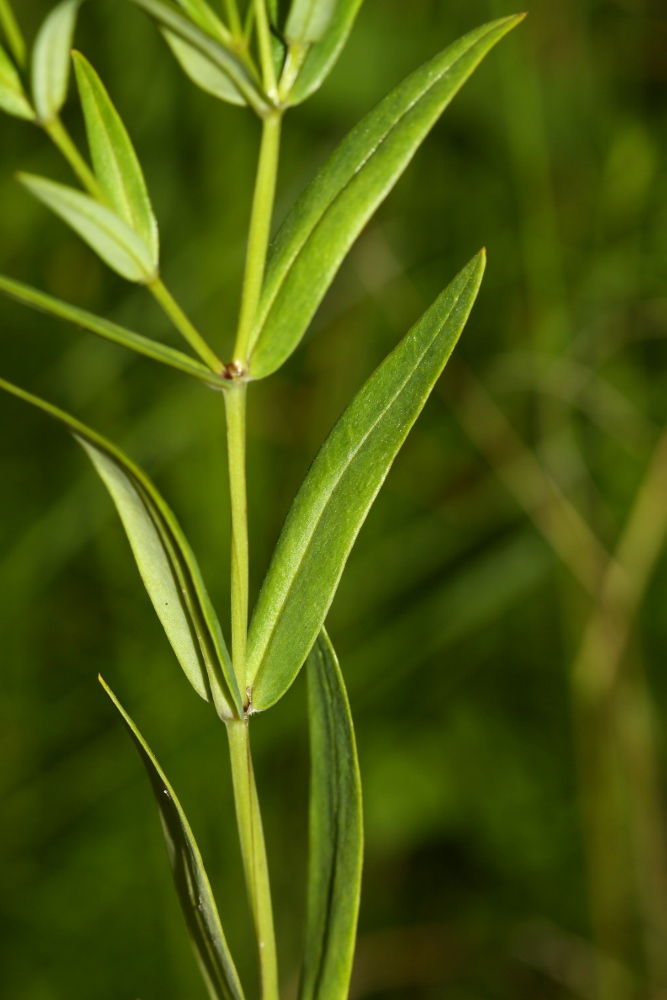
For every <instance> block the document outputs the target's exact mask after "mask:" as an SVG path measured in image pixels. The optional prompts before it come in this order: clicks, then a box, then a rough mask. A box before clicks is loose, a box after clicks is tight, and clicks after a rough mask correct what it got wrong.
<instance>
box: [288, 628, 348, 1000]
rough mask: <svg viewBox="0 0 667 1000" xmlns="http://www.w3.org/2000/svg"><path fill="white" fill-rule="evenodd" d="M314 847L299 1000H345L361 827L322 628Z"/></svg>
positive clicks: (338, 678) (312, 723) (313, 768)
mask: <svg viewBox="0 0 667 1000" xmlns="http://www.w3.org/2000/svg"><path fill="white" fill-rule="evenodd" d="M308 721H309V728H310V757H311V765H310V838H309V839H310V844H309V857H308V907H307V913H306V942H305V949H304V961H303V970H302V974H301V986H300V990H299V1000H347V996H348V993H349V989H350V975H351V973H352V959H353V957H354V945H355V938H356V932H357V917H358V913H359V894H360V891H361V867H362V860H363V823H362V811H361V777H360V774H359V762H358V760H357V748H356V742H355V739H354V727H353V725H352V716H351V714H350V705H349V702H348V698H347V692H346V690H345V684H344V682H343V675H342V674H341V670H340V667H339V665H338V660H337V659H336V654H335V652H334V649H333V646H332V645H331V641H330V640H329V636H328V635H327V634H326V632H325V631H324V629H322V631H321V632H320V635H319V637H318V639H317V641H316V643H315V645H314V647H313V649H312V651H311V653H310V656H309V658H308Z"/></svg>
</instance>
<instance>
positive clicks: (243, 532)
mask: <svg viewBox="0 0 667 1000" xmlns="http://www.w3.org/2000/svg"><path fill="white" fill-rule="evenodd" d="M225 408H226V411H227V458H228V462H229V493H230V499H231V508H232V662H233V664H234V673H235V674H236V680H237V682H238V685H239V690H240V692H241V697H242V698H243V699H244V700H245V698H246V643H247V634H248V505H247V500H246V496H247V492H246V383H245V382H241V381H237V382H235V383H233V384H230V387H229V389H228V390H227V391H226V392H225Z"/></svg>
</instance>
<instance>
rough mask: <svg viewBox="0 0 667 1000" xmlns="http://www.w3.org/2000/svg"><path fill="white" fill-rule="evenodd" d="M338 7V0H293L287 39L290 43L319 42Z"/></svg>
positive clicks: (286, 33) (286, 32) (286, 34)
mask: <svg viewBox="0 0 667 1000" xmlns="http://www.w3.org/2000/svg"><path fill="white" fill-rule="evenodd" d="M338 6H340V4H339V3H338V0H292V6H291V7H290V12H289V17H288V18H287V23H286V25H285V38H287V40H288V41H290V42H319V40H320V38H322V36H323V35H324V33H325V31H326V30H327V28H328V27H329V24H330V23H331V18H332V17H333V14H334V11H335V10H336V7H338Z"/></svg>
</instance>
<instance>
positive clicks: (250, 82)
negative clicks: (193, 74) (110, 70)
mask: <svg viewBox="0 0 667 1000" xmlns="http://www.w3.org/2000/svg"><path fill="white" fill-rule="evenodd" d="M130 3H133V4H135V6H137V7H140V8H141V10H143V11H145V12H146V13H147V14H149V15H150V16H151V17H152V18H154V20H155V21H156V22H157V23H158V25H159V26H160V27H161V28H166V29H167V31H170V32H172V34H174V35H176V36H177V37H178V38H180V39H182V40H183V41H184V42H186V43H187V44H188V45H191V46H192V47H193V48H194V49H196V50H197V52H199V53H200V54H201V55H202V56H205V57H206V58H207V59H209V60H210V61H211V62H212V63H213V65H214V66H217V67H218V69H219V70H221V71H222V72H223V73H225V74H226V75H227V76H228V77H229V79H230V80H231V81H232V83H233V84H234V86H235V87H236V89H237V90H239V91H240V93H241V94H242V95H243V97H244V98H245V100H246V101H247V102H248V104H249V105H250V106H251V107H252V108H253V109H254V110H255V111H256V112H257V113H258V114H259V115H265V114H267V112H269V111H270V110H271V105H270V104H269V101H268V98H267V97H266V95H265V94H264V93H263V92H262V90H261V88H260V86H259V84H258V83H257V81H256V79H255V78H254V77H253V76H252V75H251V73H250V71H249V70H248V68H247V66H246V65H245V63H244V62H243V61H242V60H241V59H240V58H239V56H238V55H237V54H236V53H235V52H233V51H232V50H230V49H228V48H225V46H224V45H221V44H220V42H218V41H217V40H216V39H214V38H211V36H210V35H208V34H206V32H205V31H202V30H201V28H198V27H197V25H196V24H193V23H192V22H191V21H188V19H187V18H186V17H183V15H182V14H181V13H179V11H178V10H177V9H176V8H174V7H173V6H172V5H171V4H167V3H164V2H163V0H130Z"/></svg>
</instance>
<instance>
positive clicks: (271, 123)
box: [234, 111, 282, 370]
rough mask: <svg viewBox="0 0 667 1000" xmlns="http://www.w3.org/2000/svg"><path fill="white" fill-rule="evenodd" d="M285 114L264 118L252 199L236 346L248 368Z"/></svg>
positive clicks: (237, 357) (242, 365)
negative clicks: (281, 129) (281, 128)
mask: <svg viewBox="0 0 667 1000" xmlns="http://www.w3.org/2000/svg"><path fill="white" fill-rule="evenodd" d="M281 121H282V114H281V112H280V111H275V112H272V113H271V114H270V115H268V117H266V118H265V119H264V122H263V127H262V145H261V149H260V153H259V164H258V167H257V180H256V183H255V194H254V197H253V203H252V217H251V220H250V233H249V236H248V249H247V252H246V267H245V276H244V280H243V297H242V300H241V315H240V318H239V328H238V332H237V335H236V345H235V347H234V361H235V362H236V363H237V365H239V367H240V368H241V369H242V370H244V369H245V367H246V365H247V363H248V355H249V353H250V350H251V349H252V346H253V345H252V340H251V337H252V332H253V330H252V327H253V323H254V320H255V315H256V313H257V306H258V305H259V297H260V294H261V291H262V281H263V280H264V267H265V265H266V252H267V249H268V246H269V236H270V235H271V218H272V216H273V202H274V199H275V193H276V177H277V173H278V156H279V152H280V125H281Z"/></svg>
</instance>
